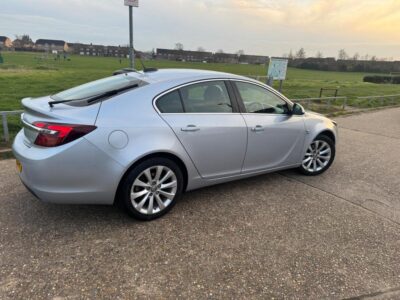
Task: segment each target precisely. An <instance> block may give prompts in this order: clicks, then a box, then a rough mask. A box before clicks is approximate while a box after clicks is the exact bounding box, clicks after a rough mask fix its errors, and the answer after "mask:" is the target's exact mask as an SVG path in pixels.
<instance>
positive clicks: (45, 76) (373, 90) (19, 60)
mask: <svg viewBox="0 0 400 300" xmlns="http://www.w3.org/2000/svg"><path fill="white" fill-rule="evenodd" d="M2 55H3V58H4V63H3V64H2V65H0V111H2V110H16V109H21V104H20V103H21V101H20V100H21V99H22V98H24V97H37V96H43V95H49V94H52V93H55V92H58V91H61V90H63V89H67V88H70V87H73V86H75V85H78V84H81V83H85V82H88V81H91V80H95V79H98V78H101V77H105V76H109V75H111V74H112V72H113V71H115V70H117V69H121V68H123V67H127V66H128V60H127V59H123V60H122V62H121V63H120V61H119V59H118V58H112V57H87V56H71V57H70V61H63V60H61V61H57V60H54V56H52V55H50V56H49V57H48V58H44V57H43V54H42V53H27V52H3V53H2ZM145 64H146V66H147V67H156V68H193V69H208V70H215V71H222V72H229V73H235V74H240V75H256V76H265V75H266V66H262V65H238V64H214V63H207V64H205V63H189V62H176V61H146V62H145ZM136 68H137V69H141V67H140V65H139V62H138V61H137V65H136ZM365 75H366V74H364V73H349V72H346V73H345V72H324V71H311V70H301V69H294V68H289V70H288V75H287V80H286V81H285V83H284V86H283V93H284V94H285V95H286V96H288V97H289V98H292V99H294V98H307V97H318V96H319V90H320V88H321V87H324V88H336V87H338V88H339V95H341V96H348V97H350V99H351V98H352V97H356V96H370V95H388V94H400V85H390V84H379V85H378V84H371V83H364V82H362V79H363V77H364V76H365ZM326 96H330V95H329V94H326ZM0 126H1V125H0ZM18 128H19V123H18V117H14V118H11V122H10V131H11V134H12V135H13V134H15V132H16V131H17V130H18ZM1 135H2V131H0V139H1V138H2V137H1ZM0 145H1V141H0Z"/></svg>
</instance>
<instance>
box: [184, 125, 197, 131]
mask: <svg viewBox="0 0 400 300" xmlns="http://www.w3.org/2000/svg"><path fill="white" fill-rule="evenodd" d="M181 130H182V131H185V132H193V131H199V130H200V128H199V127H197V126H196V125H188V126H186V127H183V128H181Z"/></svg>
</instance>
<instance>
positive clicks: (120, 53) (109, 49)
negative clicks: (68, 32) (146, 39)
mask: <svg viewBox="0 0 400 300" xmlns="http://www.w3.org/2000/svg"><path fill="white" fill-rule="evenodd" d="M68 49H69V52H70V53H74V54H77V55H85V56H112V57H127V56H128V55H129V48H128V47H121V46H103V45H93V44H81V43H68Z"/></svg>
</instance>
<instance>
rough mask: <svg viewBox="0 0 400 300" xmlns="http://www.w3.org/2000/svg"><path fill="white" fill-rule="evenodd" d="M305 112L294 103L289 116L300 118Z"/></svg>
mask: <svg viewBox="0 0 400 300" xmlns="http://www.w3.org/2000/svg"><path fill="white" fill-rule="evenodd" d="M305 112H306V111H305V110H304V107H303V106H301V105H300V104H299V103H294V104H293V106H292V110H291V114H292V115H298V116H301V115H304V114H305Z"/></svg>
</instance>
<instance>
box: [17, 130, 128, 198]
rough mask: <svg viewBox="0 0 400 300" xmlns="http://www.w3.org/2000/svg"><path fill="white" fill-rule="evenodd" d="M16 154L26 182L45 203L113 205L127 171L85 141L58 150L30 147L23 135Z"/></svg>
mask: <svg viewBox="0 0 400 300" xmlns="http://www.w3.org/2000/svg"><path fill="white" fill-rule="evenodd" d="M13 152H14V155H15V157H16V158H17V159H18V160H19V161H20V162H21V164H22V172H21V173H20V175H19V176H20V178H21V180H22V182H23V183H24V185H25V186H26V187H27V188H28V189H29V190H30V191H31V192H32V193H33V194H34V195H35V196H36V197H37V198H39V199H40V200H42V201H45V202H52V203H63V204H113V202H114V197H115V193H116V190H117V187H118V184H119V179H120V178H121V175H122V174H123V172H124V168H123V167H122V166H121V165H120V164H118V163H117V162H116V161H114V160H112V159H110V157H109V156H107V155H105V153H104V152H102V151H101V150H99V149H98V148H97V147H95V146H94V145H92V144H91V143H90V142H88V141H87V140H86V139H85V138H81V139H78V140H76V141H74V142H71V143H69V144H66V145H62V146H59V147H54V148H42V147H37V146H33V147H28V146H27V145H26V144H25V143H24V134H23V132H20V133H18V135H17V136H16V138H15V141H14V144H13Z"/></svg>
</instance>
